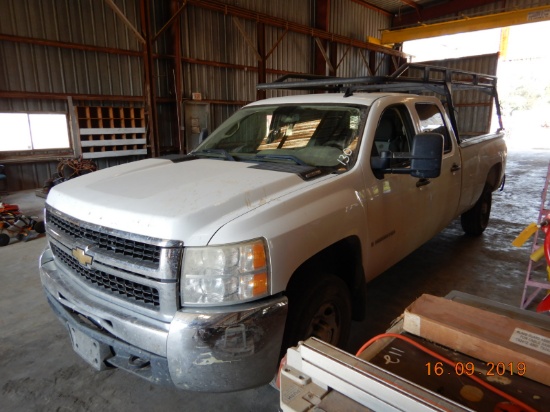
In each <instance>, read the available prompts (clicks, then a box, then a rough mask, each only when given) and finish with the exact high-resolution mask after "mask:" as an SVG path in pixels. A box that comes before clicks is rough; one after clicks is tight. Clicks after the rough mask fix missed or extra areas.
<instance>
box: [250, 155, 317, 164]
mask: <svg viewBox="0 0 550 412" xmlns="http://www.w3.org/2000/svg"><path fill="white" fill-rule="evenodd" d="M254 159H259V160H267V161H269V160H271V159H273V160H291V161H293V162H294V163H296V164H297V165H300V166H310V165H308V164H307V163H306V162H304V161H303V160H302V159H300V158H298V157H296V156H293V155H290V154H284V155H283V154H280V155H278V154H261V155H256V156H254Z"/></svg>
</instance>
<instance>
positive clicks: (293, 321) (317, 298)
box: [282, 273, 351, 353]
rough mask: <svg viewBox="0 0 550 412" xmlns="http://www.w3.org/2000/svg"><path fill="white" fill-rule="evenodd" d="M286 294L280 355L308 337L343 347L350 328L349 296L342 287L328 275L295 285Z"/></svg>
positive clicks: (308, 279) (340, 281)
mask: <svg viewBox="0 0 550 412" xmlns="http://www.w3.org/2000/svg"><path fill="white" fill-rule="evenodd" d="M287 292H288V299H289V304H288V309H289V312H288V319H287V325H286V328H285V338H284V341H283V348H282V350H283V353H284V352H286V350H287V348H289V347H291V346H295V345H296V344H297V343H298V342H299V341H301V340H305V339H307V338H309V337H311V336H314V337H316V338H318V339H321V340H323V341H325V342H328V343H330V344H331V345H334V346H338V347H342V346H343V345H345V344H346V342H347V340H348V336H349V332H350V326H351V296H350V292H349V289H348V287H347V285H346V283H345V282H344V281H343V280H342V279H340V278H338V277H337V276H334V275H332V274H328V273H320V274H319V275H316V276H314V277H313V276H311V277H308V278H307V279H306V278H304V279H302V281H299V282H295V283H294V284H293V285H292V286H291V288H290V289H289V290H288V291H287Z"/></svg>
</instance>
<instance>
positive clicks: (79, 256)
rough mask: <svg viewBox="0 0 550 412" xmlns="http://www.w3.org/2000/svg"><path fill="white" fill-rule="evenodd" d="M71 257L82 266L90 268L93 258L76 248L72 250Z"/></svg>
mask: <svg viewBox="0 0 550 412" xmlns="http://www.w3.org/2000/svg"><path fill="white" fill-rule="evenodd" d="M73 256H74V257H75V258H76V260H78V263H80V264H81V265H82V266H90V265H91V264H92V262H93V260H94V258H93V256H90V255H87V254H86V251H85V250H83V249H80V248H78V247H77V248H74V249H73Z"/></svg>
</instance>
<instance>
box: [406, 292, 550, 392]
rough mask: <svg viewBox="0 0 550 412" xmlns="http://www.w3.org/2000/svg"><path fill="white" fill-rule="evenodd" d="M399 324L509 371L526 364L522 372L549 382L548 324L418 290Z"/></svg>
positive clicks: (549, 331)
mask: <svg viewBox="0 0 550 412" xmlns="http://www.w3.org/2000/svg"><path fill="white" fill-rule="evenodd" d="M403 329H404V330H405V331H407V332H409V333H411V334H413V335H416V336H420V337H422V338H425V339H427V340H429V341H432V342H435V343H438V344H440V345H443V346H446V347H448V348H451V349H454V350H456V351H458V352H461V353H464V354H466V355H469V356H472V357H474V358H476V359H480V360H482V361H484V362H487V363H489V364H490V365H494V367H497V365H499V366H500V367H505V368H506V370H508V371H510V372H511V373H518V367H519V366H521V367H522V368H523V366H525V368H524V370H523V374H524V376H525V377H528V378H530V379H533V380H535V381H537V382H540V383H542V384H544V385H550V328H549V329H545V328H542V327H540V326H535V325H533V324H531V323H528V322H524V321H522V320H518V319H513V318H511V317H508V316H504V315H501V314H497V313H492V312H489V311H485V310H482V309H479V308H476V307H472V306H469V305H465V304H462V303H458V302H454V301H451V300H447V299H444V298H439V297H435V296H431V295H422V296H421V297H420V298H419V299H417V300H416V301H415V302H414V303H413V304H412V305H410V306H409V307H408V308H407V309H406V310H405V313H404V322H403ZM520 372H522V371H520Z"/></svg>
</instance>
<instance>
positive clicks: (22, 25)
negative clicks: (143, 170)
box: [0, 0, 550, 411]
mask: <svg viewBox="0 0 550 412" xmlns="http://www.w3.org/2000/svg"><path fill="white" fill-rule="evenodd" d="M544 20H550V0H497V1H495V0H296V1H292V2H287V1H282V0H277V1H262V0H243V1H233V0H160V1H159V0H157V1H153V0H44V1H34V0H4V1H3V2H2V12H1V13H0V119H3V120H2V121H1V122H0V165H1V166H0V201H1V202H4V203H5V204H18V205H19V207H20V209H21V210H22V211H24V213H25V214H26V215H29V216H30V215H32V216H37V218H36V219H37V220H41V219H43V218H44V215H43V213H44V212H43V210H42V209H43V207H44V201H45V197H46V195H47V190H48V189H49V187H51V186H52V185H54V184H56V183H57V182H56V180H59V179H62V178H63V177H67V175H66V174H67V173H69V174H70V173H73V172H75V171H76V172H78V171H82V168H86V167H91V166H89V165H90V164H93V165H94V166H93V167H95V168H97V169H99V170H102V169H107V168H110V167H113V166H117V165H122V164H126V163H130V162H134V161H137V160H141V159H147V158H157V157H160V156H167V155H185V154H187V153H189V152H191V151H192V150H193V149H194V148H195V147H196V146H197V145H198V144H199V141H200V139H201V137H200V136H201V132H202V131H203V130H204V129H207V130H210V131H211V130H214V129H216V128H217V127H218V126H220V125H221V124H222V122H224V121H225V120H226V119H227V118H228V117H230V116H231V115H232V114H233V113H235V112H236V111H237V110H239V109H240V108H241V107H242V106H244V105H246V104H248V103H250V102H254V101H256V100H259V99H264V98H266V97H267V98H268V97H279V96H287V95H292V94H297V92H295V91H280V90H259V89H257V88H256V85H257V84H261V83H269V82H273V81H275V80H276V79H277V78H279V77H281V76H285V75H292V76H303V75H318V76H337V77H360V76H386V75H390V74H391V73H393V72H394V71H395V70H397V69H398V68H399V67H400V66H401V65H402V64H404V63H406V62H408V61H410V58H411V56H409V55H408V54H406V53H405V52H404V51H403V44H404V42H407V41H410V40H416V39H422V38H431V37H437V36H443V35H448V34H456V33H464V32H475V31H478V30H485V29H493V28H505V27H509V26H514V25H520V24H528V23H535V22H539V21H544ZM534 41H536V42H541V39H534ZM541 43H542V42H541ZM541 47H542V45H541ZM498 61H499V53H498V50H495V52H494V53H491V54H486V55H481V56H469V57H466V58H457V59H451V60H445V61H443V59H441V61H432V62H430V64H436V65H442V64H443V65H447V66H449V67H459V68H460V69H462V70H468V71H476V72H482V73H485V74H489V75H495V74H496V73H497V65H498ZM533 64H538V63H537V62H536V61H534V62H533ZM491 104H492V102H489V104H488V103H487V101H482V102H479V101H478V102H462V105H461V109H463V110H464V112H465V111H467V110H471V111H472V112H473V114H472V116H473V117H471V118H470V117H468V119H476V117H475V116H476V115H477V114H479V113H481V112H482V113H484V116H485V117H487V116H491V113H489V112H491ZM46 113H47V114H57V115H62V116H63V119H64V122H65V123H66V125H67V135H66V139H67V140H66V142H64V143H63V144H62V146H63V147H59V146H56V145H53V146H52V145H48V144H45V145H43V144H42V143H40V142H39V141H38V139H36V141H33V140H32V138H31V139H30V140H29V141H24V142H23V141H21V142H19V143H18V141H17V139H18V138H19V137H18V135H16V138H14V137H13V134H12V133H11V132H12V131H10V129H8V127H7V126H6V124H7V123H4V122H7V117H2V116H8V115H10V114H24V115H25V116H32V115H33V114H46ZM26 119H27V120H25V121H27V122H30V120H29V119H30V118H26ZM4 126H6V127H4ZM461 127H462V128H463V129H464V130H466V129H468V128H471V129H472V130H471V131H472V132H474V130H473V129H475V128H476V127H477V124H476V123H475V121H470V120H468V121H464V122H463V123H462V124H461ZM484 132H485V133H488V132H489V131H488V130H485V131H484ZM465 133H468V131H466V132H465ZM37 135H38V131H37ZM548 139H550V136H548ZM549 153H550V144H548V143H547V142H542V143H540V142H537V143H536V145H535V146H534V147H531V148H528V147H521V148H519V149H517V150H514V151H510V149H509V158H508V166H507V171H506V173H507V181H506V186H505V187H504V191H503V192H498V193H497V192H495V194H494V197H493V212H492V213H493V214H492V219H491V225H490V227H489V228H488V230H487V232H485V234H484V235H483V236H481V237H480V238H476V239H473V240H472V239H468V238H465V237H464V236H462V235H461V234H460V229H459V226H460V223H456V222H453V223H451V225H450V226H449V227H447V228H446V229H445V230H444V231H443V232H441V234H439V235H437V236H436V237H435V238H433V239H432V240H430V241H429V242H428V243H426V244H425V245H424V246H422V247H421V248H420V249H418V250H417V251H416V252H413V253H412V254H411V255H409V256H408V257H406V258H405V259H404V260H402V261H401V262H399V263H398V264H397V265H396V266H394V267H393V268H391V269H389V270H388V271H386V272H385V273H384V274H382V275H381V276H380V277H378V278H377V279H376V280H375V281H373V282H371V283H369V285H368V286H367V300H366V305H367V317H366V319H365V320H364V321H361V322H354V323H353V330H352V332H351V338H350V340H349V343H348V345H347V347H346V349H348V350H349V351H352V352H354V351H356V350H357V348H358V347H360V346H361V344H362V343H363V342H364V341H366V340H367V339H369V338H370V337H372V336H373V335H374V334H376V333H381V332H383V331H384V330H386V329H388V328H389V327H390V325H391V323H392V321H393V320H394V319H395V318H397V317H398V316H399V315H400V314H401V313H402V312H403V310H404V309H405V308H406V307H407V306H408V305H409V304H411V303H412V302H413V301H414V300H415V299H416V298H418V297H419V296H420V295H422V294H423V293H431V294H434V295H437V296H445V295H447V294H448V293H449V292H451V291H453V290H458V291H461V292H466V293H470V294H472V295H475V296H478V297H480V298H487V299H491V300H494V301H497V302H499V303H503V304H509V305H512V306H516V307H519V306H520V301H522V300H523V297H522V293H523V292H524V287H525V285H524V282H525V270H526V268H527V264H528V260H529V252H528V251H526V249H525V248H523V249H518V248H513V247H511V246H510V243H511V242H512V241H513V240H514V238H515V237H516V236H517V235H518V234H519V233H520V232H521V231H522V229H523V228H524V227H526V226H527V225H528V224H529V223H530V222H532V221H536V219H537V217H538V216H539V210H540V209H541V201H540V193H541V190H542V189H543V186H544V183H545V178H546V179H548V172H547V170H548V169H547V167H548V161H549V160H550V156H549ZM71 162H73V163H71ZM75 162H76V163H75ZM79 168H80V169H79ZM68 170H69V171H68ZM64 173H65V176H64V175H63V174H64ZM546 184H548V183H546ZM143 190H144V191H146V190H148V188H147V187H143ZM404 213H406V210H405V211H404ZM537 223H538V222H537ZM37 237H38V238H37V239H34V240H32V241H29V242H26V241H25V242H23V241H19V240H20V238H18V239H12V240H11V242H10V244H9V245H7V246H6V247H2V248H0V276H1V278H2V283H3V284H4V287H3V288H2V290H1V291H0V308H2V312H3V315H2V320H1V321H0V325H1V328H0V336H1V341H0V371H1V372H2V373H1V374H0V375H1V378H0V390H1V395H0V410H6V411H7V410H9V411H19V410H20V411H28V410H82V411H84V410H86V411H95V410H105V409H107V410H120V411H125V410H147V409H152V410H157V409H162V410H186V411H195V410H221V411H234V410H250V411H253V410H254V411H258V410H262V411H263V410H265V411H268V410H279V407H280V406H279V392H278V391H276V390H275V389H274V388H272V387H271V386H269V385H265V386H261V387H258V388H254V389H248V390H245V391H240V392H234V393H223V394H212V393H194V392H186V391H181V390H178V389H175V388H166V387H160V386H156V385H154V384H151V383H149V382H146V381H143V380H141V379H139V378H136V377H134V376H132V375H130V374H127V373H126V372H121V371H118V370H109V371H106V372H101V373H97V372H95V371H94V370H91V369H90V368H88V367H87V366H86V365H85V364H84V363H83V362H81V361H80V360H79V359H78V356H76V354H73V353H72V350H71V344H70V341H69V339H68V337H67V336H66V333H65V331H64V327H63V325H61V324H60V323H59V322H58V321H57V320H56V319H55V317H54V316H52V313H51V311H50V310H49V307H48V305H47V302H46V300H45V299H44V298H43V294H42V288H41V286H40V280H39V277H38V266H37V261H38V257H39V255H40V253H41V251H42V249H43V248H44V246H45V244H46V238H45V237H44V236H41V235H38V236H37ZM25 240H26V239H25ZM413 274H414V276H412V275H413ZM547 289H550V287H547ZM541 296H542V292H541V294H539V295H538V298H540V297H541ZM534 306H535V304H534V303H533V304H531V305H530V306H529V307H527V308H526V310H530V311H534ZM369 314H370V315H369ZM546 355H548V352H546ZM502 362H504V363H507V362H508V360H507V359H502ZM251 373H253V372H251ZM547 389H548V388H547ZM548 393H550V390H547V393H546V396H545V397H543V400H542V401H540V400H539V402H538V403H537V405H539V406H540V409H537V410H550V399H549V398H550V397H549V395H548ZM537 396H538V395H537ZM473 409H474V410H476V408H475V406H474V407H473Z"/></svg>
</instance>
